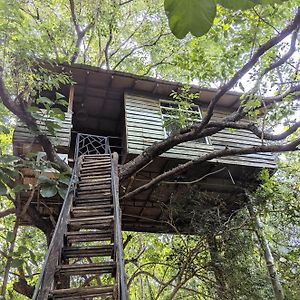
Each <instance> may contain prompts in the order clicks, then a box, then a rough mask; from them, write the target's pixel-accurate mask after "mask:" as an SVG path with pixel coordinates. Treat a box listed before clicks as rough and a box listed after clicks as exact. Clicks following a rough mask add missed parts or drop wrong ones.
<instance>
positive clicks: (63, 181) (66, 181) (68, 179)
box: [58, 176, 70, 185]
mask: <svg viewBox="0 0 300 300" xmlns="http://www.w3.org/2000/svg"><path fill="white" fill-rule="evenodd" d="M58 181H59V182H61V183H63V184H66V185H69V182H70V177H67V176H62V177H60V178H59V179H58Z"/></svg>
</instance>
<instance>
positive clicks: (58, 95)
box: [55, 92, 66, 100]
mask: <svg viewBox="0 0 300 300" xmlns="http://www.w3.org/2000/svg"><path fill="white" fill-rule="evenodd" d="M55 96H56V99H57V100H58V99H65V98H66V97H65V96H64V95H63V94H60V93H58V92H56V93H55Z"/></svg>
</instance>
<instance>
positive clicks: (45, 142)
mask: <svg viewBox="0 0 300 300" xmlns="http://www.w3.org/2000/svg"><path fill="white" fill-rule="evenodd" d="M0 99H1V100H2V102H3V104H4V106H5V107H6V108H7V109H9V110H10V111H11V112H12V113H13V114H15V115H16V116H17V117H18V118H19V119H20V120H21V121H22V122H23V123H24V124H26V125H27V127H28V128H29V129H30V131H31V132H32V133H33V134H35V136H36V138H37V140H38V142H39V143H40V144H41V145H42V147H43V149H44V151H45V152H46V154H47V158H48V159H49V160H50V161H51V162H52V163H54V164H55V165H56V166H58V167H59V169H61V170H62V171H65V172H70V167H69V166H68V165H67V164H66V163H65V162H64V161H63V160H61V159H60V157H59V156H58V155H57V153H56V151H55V149H54V147H53V145H52V143H51V141H50V139H49V138H48V136H47V135H46V134H44V133H42V132H41V130H40V129H39V127H38V125H37V123H36V120H35V119H34V118H33V117H32V115H31V114H30V113H29V112H28V111H27V110H26V108H25V107H24V105H22V104H21V103H20V102H19V103H18V102H16V101H14V100H13V99H12V97H11V96H10V94H9V92H8V90H7V89H6V86H5V83H4V80H3V72H2V70H1V69H0Z"/></svg>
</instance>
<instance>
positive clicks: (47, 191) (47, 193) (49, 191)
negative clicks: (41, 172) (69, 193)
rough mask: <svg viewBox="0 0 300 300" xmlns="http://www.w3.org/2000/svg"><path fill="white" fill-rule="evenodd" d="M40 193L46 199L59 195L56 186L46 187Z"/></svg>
mask: <svg viewBox="0 0 300 300" xmlns="http://www.w3.org/2000/svg"><path fill="white" fill-rule="evenodd" d="M40 193H41V195H42V196H43V197H44V198H51V197H54V196H55V195H56V194H57V188H56V186H55V185H46V186H43V187H42V188H41V191H40Z"/></svg>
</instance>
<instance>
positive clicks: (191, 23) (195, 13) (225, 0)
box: [164, 0, 287, 39]
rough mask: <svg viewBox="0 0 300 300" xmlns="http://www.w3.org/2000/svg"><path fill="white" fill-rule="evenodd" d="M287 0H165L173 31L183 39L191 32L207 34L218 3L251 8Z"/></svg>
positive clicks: (239, 8) (239, 7)
mask: <svg viewBox="0 0 300 300" xmlns="http://www.w3.org/2000/svg"><path fill="white" fill-rule="evenodd" d="M284 1H287V0H165V2H164V5H165V12H166V15H167V17H168V20H169V26H170V29H171V31H172V33H173V34H174V35H175V36H176V37H177V38H179V39H183V38H184V37H185V36H186V35H187V34H188V33H189V32H190V33H191V34H192V35H194V36H197V37H199V36H202V35H204V34H206V33H207V32H208V31H209V29H210V28H211V27H212V25H213V23H214V20H215V17H216V12H217V9H216V5H217V4H219V5H221V6H223V7H225V8H228V9H232V10H245V9H250V8H252V7H254V6H256V5H258V4H261V5H267V4H275V3H282V2H284Z"/></svg>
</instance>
